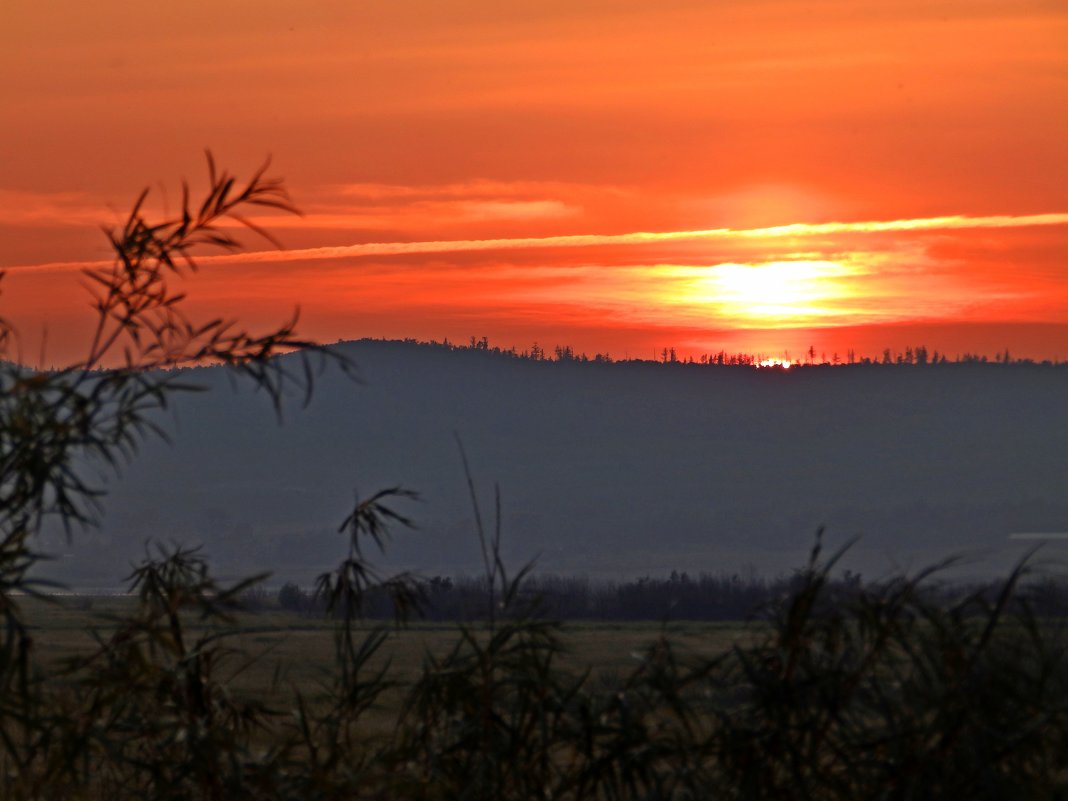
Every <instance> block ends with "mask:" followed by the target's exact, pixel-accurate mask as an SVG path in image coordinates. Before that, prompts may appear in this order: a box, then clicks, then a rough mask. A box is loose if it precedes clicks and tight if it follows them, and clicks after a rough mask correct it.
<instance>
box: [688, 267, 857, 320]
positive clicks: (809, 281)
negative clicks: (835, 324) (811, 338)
mask: <svg viewBox="0 0 1068 801" xmlns="http://www.w3.org/2000/svg"><path fill="white" fill-rule="evenodd" d="M850 274H852V270H850V269H849V268H848V267H847V266H846V265H844V264H840V263H838V262H835V261H775V262H767V263H762V264H733V263H732V264H717V265H714V266H712V267H709V268H707V271H706V274H705V275H704V276H703V278H702V279H701V281H700V282H699V283H700V288H699V289H698V290H697V291H698V294H699V296H700V300H702V301H703V302H705V303H708V304H709V305H712V306H714V307H716V308H717V309H718V310H719V311H720V312H721V314H723V316H725V317H728V318H731V319H733V320H735V321H737V322H739V323H753V324H759V325H762V326H767V325H773V326H788V325H798V324H811V323H813V322H819V321H821V320H823V321H825V320H826V319H827V318H829V317H836V316H840V315H841V313H842V310H841V307H840V304H839V303H837V302H838V301H841V300H843V299H845V298H847V297H848V296H849V291H848V288H847V287H846V286H845V282H843V281H842V280H841V279H842V278H844V277H846V276H848V275H850Z"/></svg>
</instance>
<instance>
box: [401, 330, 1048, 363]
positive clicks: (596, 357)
mask: <svg viewBox="0 0 1068 801" xmlns="http://www.w3.org/2000/svg"><path fill="white" fill-rule="evenodd" d="M401 341H403V342H405V343H407V344H412V345H420V346H424V347H435V348H445V349H447V350H475V351H486V352H489V353H496V354H499V355H502V356H509V357H512V358H515V359H523V360H526V361H534V362H593V363H596V364H617V363H631V362H641V363H643V364H692V365H706V366H729V367H773V368H776V367H777V368H782V367H831V366H834V367H839V366H846V365H920V366H934V365H943V364H1001V365H1035V364H1042V365H1054V364H1064V362H1063V361H1052V360H1050V359H1044V360H1042V361H1036V360H1034V359H1027V358H1018V357H1016V356H1013V355H1012V353H1010V351H1009V349H1008V348H1006V349H1005V350H1003V351H998V352H997V353H995V354H994V356H993V358H991V357H990V356H988V355H987V354H980V353H970V352H964V353H955V354H953V355H950V354H948V353H946V352H944V351H942V352H939V351H938V350H937V349H933V348H928V347H927V346H926V345H916V346H909V347H906V348H905V349H904V350H903V351H900V350H895V349H893V348H884V349H883V351H882V353H881V354H879V355H877V356H870V355H861V354H858V353H857V352H856V351H855V350H853V349H852V348H850V349H848V350H847V351H846V352H845V353H844V354H842V353H837V352H832V353H830V354H828V353H827V352H825V351H817V350H816V348H815V346H810V347H809V349H808V350H807V351H805V352H804V353H802V354H800V355H796V354H795V355H792V356H791V355H790V353H789V352H784V353H782V354H778V355H768V354H764V353H744V352H737V353H728V352H727V351H725V350H720V351H716V352H713V353H702V354H701V355H700V356H697V357H694V356H693V355H690V356H686V357H685V358H684V357H681V356H679V354H678V351H677V350H676V349H675V348H661V349H660V351H659V353H655V354H651V355H652V356H653V358H650V359H639V358H631V357H628V358H625V359H618V358H614V357H613V356H612V355H611V354H609V353H608V352H605V353H594V354H593V356H590V355H588V354H587V353H585V352H580V351H576V350H575V349H574V348H573V347H571V346H570V345H555V346H553V348H552V349H551V350H550V349H548V348H546V347H543V346H542V345H539V344H538V343H537V342H535V343H534V344H533V345H531V346H530V348H527V349H524V350H520V349H518V348H516V347H515V346H514V345H513V346H511V347H508V348H501V347H498V346H491V345H490V343H489V339H488V338H487V337H471V338H470V340H468V342H466V343H457V342H450V341H449V338H448V337H446V338H445V339H444V340H443V341H441V342H438V341H436V340H429V341H424V340H418V339H413V338H406V339H404V340H401Z"/></svg>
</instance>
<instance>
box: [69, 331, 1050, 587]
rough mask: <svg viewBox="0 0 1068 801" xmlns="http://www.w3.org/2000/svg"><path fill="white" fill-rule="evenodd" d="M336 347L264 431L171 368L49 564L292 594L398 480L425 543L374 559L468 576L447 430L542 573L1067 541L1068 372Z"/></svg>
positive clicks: (469, 551)
mask: <svg viewBox="0 0 1068 801" xmlns="http://www.w3.org/2000/svg"><path fill="white" fill-rule="evenodd" d="M336 347H339V348H340V349H341V350H342V351H343V352H344V353H346V354H348V355H349V356H351V357H352V358H353V359H354V360H355V362H356V363H357V365H358V367H359V370H360V373H361V375H362V377H363V379H364V382H363V383H362V384H354V383H352V382H350V381H348V380H347V379H345V378H343V377H342V376H340V375H338V374H327V375H326V376H324V378H323V379H322V380H321V382H320V384H319V386H318V387H317V390H316V394H315V397H314V399H313V401H312V403H311V404H310V406H309V407H308V408H307V409H304V410H299V409H298V408H297V405H296V404H295V405H294V406H292V407H291V408H290V409H289V410H287V412H286V421H285V423H284V424H283V425H281V426H279V425H278V423H277V420H276V418H275V416H274V413H273V411H272V410H271V409H270V406H269V404H268V403H267V402H266V401H265V400H264V399H263V398H258V397H255V396H254V394H253V393H251V392H249V391H247V390H244V391H243V390H241V388H240V387H238V388H237V389H235V388H234V387H232V386H231V384H230V381H229V380H228V377H227V376H226V375H225V373H224V371H223V369H222V368H205V369H200V370H196V371H190V377H191V379H192V380H194V381H197V382H199V383H203V384H205V385H208V386H211V387H212V388H213V390H214V391H212V392H208V393H204V394H200V395H197V396H195V397H194V396H190V397H188V398H185V399H183V400H182V401H181V402H180V403H179V404H178V407H177V411H176V415H175V417H174V418H172V419H171V420H170V421H169V422H168V424H167V425H168V427H169V428H171V429H172V430H173V431H174V444H173V445H166V444H163V443H159V442H154V443H150V444H148V445H147V446H146V447H145V449H144V451H143V452H142V453H141V454H140V455H139V457H138V458H137V459H136V460H135V462H134V463H133V464H132V465H131V466H130V468H128V469H127V470H126V471H125V475H124V476H123V477H122V478H121V479H120V480H118V481H114V482H112V495H111V497H110V498H109V499H108V501H107V510H108V512H107V516H106V518H105V521H104V525H103V527H102V528H101V530H100V531H99V532H95V533H90V534H88V535H85V536H79V537H78V538H76V539H77V543H76V545H75V546H74V547H73V549H68V551H69V552H68V557H67V558H64V559H61V560H59V561H58V562H57V563H54V567H52V568H50V572H53V573H54V572H59V573H61V574H63V575H65V576H67V577H68V578H70V579H71V580H74V581H77V582H82V583H88V582H105V583H106V582H112V583H113V582H114V581H116V580H117V579H118V578H119V577H120V576H121V573H122V570H123V569H124V568H125V566H126V565H127V564H128V563H129V560H130V559H133V558H136V556H137V554H138V553H139V552H140V551H141V549H142V543H143V542H144V541H145V540H146V539H149V538H154V539H164V540H167V539H177V540H181V541H183V542H203V543H204V544H205V546H206V549H207V551H208V552H209V554H211V555H212V556H213V557H214V558H215V559H216V560H217V561H218V562H219V564H220V567H221V568H222V569H223V570H226V571H232V572H250V571H253V570H257V569H261V568H269V569H274V570H276V571H277V573H278V576H279V578H280V579H281V578H295V579H297V580H300V581H305V582H306V581H310V579H311V578H312V577H313V576H314V574H315V573H316V571H317V570H318V569H321V568H323V567H325V566H326V565H327V564H329V563H330V562H332V561H333V560H334V559H335V558H336V557H337V555H338V548H339V547H340V545H341V538H340V537H339V536H338V535H336V534H335V533H334V531H335V530H336V526H337V524H338V523H339V522H340V521H341V519H342V518H344V516H345V515H346V513H347V511H348V506H349V505H350V503H351V501H352V498H353V489H354V487H358V488H359V490H360V491H361V493H363V494H367V493H370V492H372V491H374V490H377V489H379V488H382V487H385V486H394V485H398V484H400V485H404V486H405V487H409V488H412V489H415V490H417V491H419V492H420V494H421V495H422V498H423V501H422V503H419V504H413V505H410V506H408V507H406V509H405V511H406V512H407V513H409V514H410V515H411V516H413V517H414V518H415V519H416V521H417V522H418V524H419V530H418V531H416V532H411V533H403V532H402V533H400V534H399V537H398V541H397V543H396V546H395V547H394V548H392V549H391V552H390V556H389V560H390V561H392V562H394V563H399V564H404V565H406V566H413V567H418V568H420V569H421V570H423V571H424V572H425V573H428V574H434V573H447V572H455V571H458V570H476V569H477V546H476V541H475V538H474V534H473V527H472V524H471V519H472V513H471V505H470V501H469V499H468V497H467V490H466V484H465V479H464V476H463V472H462V468H461V464H460V458H459V454H458V449H457V445H456V440H455V436H456V435H459V437H460V438H462V440H463V443H464V445H465V447H466V449H467V452H468V454H469V457H470V460H471V464H472V467H473V470H474V472H475V478H476V481H477V482H478V483H479V485H480V487H481V488H482V489H483V490H484V492H483V494H482V498H481V500H482V504H483V509H484V510H492V484H493V483H494V482H496V483H498V484H499V485H500V488H501V495H502V503H503V510H504V514H503V523H504V532H505V540H506V543H507V551H508V553H509V555H510V556H511V557H512V558H513V559H515V560H522V559H526V558H530V557H533V556H538V557H539V567H540V568H541V569H544V570H552V571H561V572H584V573H603V574H630V575H634V574H642V573H646V572H662V571H668V570H671V569H674V568H678V569H685V570H690V571H699V570H710V571H715V570H720V569H725V570H738V569H741V568H742V567H743V566H746V565H752V566H754V567H755V568H756V569H757V570H759V571H762V572H763V571H771V572H775V571H780V570H784V569H788V568H790V567H792V566H796V565H797V564H799V563H800V561H801V558H802V556H801V555H802V553H803V552H804V551H805V550H806V549H807V548H808V547H809V545H810V544H811V541H812V535H813V532H814V531H815V529H816V528H817V527H818V526H820V525H826V526H828V527H829V533H830V535H831V538H832V540H843V539H845V538H846V537H849V536H853V535H857V534H859V535H862V540H861V542H860V543H859V545H858V546H857V547H856V549H855V550H854V552H853V554H852V555H851V557H850V558H851V565H853V566H855V567H857V568H859V569H864V570H866V571H872V570H875V571H880V570H882V569H885V568H886V566H887V565H888V564H890V563H891V562H896V563H897V564H898V565H915V566H918V565H920V564H923V563H925V562H927V561H929V560H931V559H934V558H937V557H940V556H943V555H945V554H947V553H959V552H969V553H974V552H976V551H978V550H980V549H985V548H994V549H996V551H997V560H999V561H1001V562H1004V561H1005V560H1006V559H1009V558H1011V555H1012V553H1014V552H1018V550H1019V548H1017V549H1015V551H1014V550H1013V549H1011V548H1006V544H1007V537H1008V535H1009V533H1011V532H1017V531H1068V502H1066V501H1065V499H1064V488H1065V487H1068V425H1065V408H1064V399H1065V398H1066V397H1068V369H1066V368H1058V367H1042V366H1025V365H1013V366H1001V365H978V364H977V365H943V366H938V367H930V366H926V367H918V366H894V367H849V368H805V369H800V370H791V371H778V370H759V371H758V370H752V369H748V368H731V367H702V366H698V365H692V366H687V365H681V364H680V365H655V364H649V363H627V364H595V363H549V362H532V361H526V360H519V359H514V358H511V357H508V356H505V355H503V354H497V353H494V352H487V351H471V350H449V349H446V348H442V347H434V346H427V345H416V344H409V343H397V342H379V341H362V342H357V343H346V344H342V345H338V346H336ZM490 516H492V515H490ZM1056 551H1057V548H1056V546H1054V547H1051V548H1050V550H1049V554H1050V555H1056ZM992 564H993V563H992V562H990V561H989V560H988V561H987V563H986V565H987V566H988V567H989V566H991V565H992ZM976 569H977V570H978V569H979V568H978V567H976ZM983 569H986V568H983Z"/></svg>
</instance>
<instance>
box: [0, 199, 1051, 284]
mask: <svg viewBox="0 0 1068 801" xmlns="http://www.w3.org/2000/svg"><path fill="white" fill-rule="evenodd" d="M1053 225H1068V212H1050V213H1045V214H1026V215H1008V214H1000V215H990V216H983V217H969V216H964V215H952V216H945V217H921V218H915V219H906V220H871V221H866V222H829V223H790V224H788V225H775V226H769V227H764V228H741V229H736V228H707V229H701V230H691V231H659V232H654V231H636V232H633V233H626V234H573V235H566V236H542V237H514V238H506V239H456V240H432V241H423V242H366V243H361V244H355V245H341V246H335V247H316V248H299V249H295V250H259V251H252V252H242V253H232V254H225V255H217V256H200V257H198V259H197V261H198V262H203V263H211V264H226V263H241V264H251V263H276V262H290V261H313V260H322V259H343V258H359V257H364V256H403V255H417V254H434V253H460V252H474V251H484V250H527V249H533V248H569V247H590V246H598V245H647V244H652V243H656V242H678V241H687V240H690V241H698V240H715V239H733V238H737V239H759V238H781V237H804V236H820V235H826V234H851V233H885V232H893V231H944V230H962V229H976V228H1029V227H1034V226H1053ZM109 263H110V262H108V261H83V262H52V263H48V264H32V265H20V266H14V267H7V268H5V269H7V270H12V271H28V270H74V269H83V268H86V267H99V266H102V265H106V264H109Z"/></svg>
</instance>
